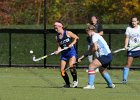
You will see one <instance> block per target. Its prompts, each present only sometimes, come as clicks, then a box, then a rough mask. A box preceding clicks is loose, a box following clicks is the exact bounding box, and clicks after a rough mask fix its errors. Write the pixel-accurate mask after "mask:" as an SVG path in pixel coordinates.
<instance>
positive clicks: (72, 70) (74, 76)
mask: <svg viewBox="0 0 140 100" xmlns="http://www.w3.org/2000/svg"><path fill="white" fill-rule="evenodd" d="M70 72H71V75H72V77H73V81H77V71H76V69H75V68H70Z"/></svg>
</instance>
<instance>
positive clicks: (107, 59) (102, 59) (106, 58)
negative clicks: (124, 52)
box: [97, 53, 112, 68]
mask: <svg viewBox="0 0 140 100" xmlns="http://www.w3.org/2000/svg"><path fill="white" fill-rule="evenodd" d="M97 59H98V60H99V61H100V63H101V64H102V67H104V68H106V67H107V66H108V65H109V64H110V62H111V61H112V54H111V53H110V54H108V55H102V56H101V57H98V58H97Z"/></svg>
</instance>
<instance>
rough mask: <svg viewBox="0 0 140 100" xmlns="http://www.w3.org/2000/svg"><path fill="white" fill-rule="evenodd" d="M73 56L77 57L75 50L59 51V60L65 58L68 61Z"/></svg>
mask: <svg viewBox="0 0 140 100" xmlns="http://www.w3.org/2000/svg"><path fill="white" fill-rule="evenodd" d="M72 57H75V58H77V54H76V51H75V50H70V51H66V52H63V53H61V58H60V59H61V60H65V61H68V60H69V59H70V58H72Z"/></svg>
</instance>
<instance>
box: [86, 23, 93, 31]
mask: <svg viewBox="0 0 140 100" xmlns="http://www.w3.org/2000/svg"><path fill="white" fill-rule="evenodd" d="M86 30H87V31H89V30H93V31H95V26H94V25H91V24H89V23H88V24H87V28H86Z"/></svg>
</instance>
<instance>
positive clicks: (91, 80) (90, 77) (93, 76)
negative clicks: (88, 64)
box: [88, 68, 95, 86]
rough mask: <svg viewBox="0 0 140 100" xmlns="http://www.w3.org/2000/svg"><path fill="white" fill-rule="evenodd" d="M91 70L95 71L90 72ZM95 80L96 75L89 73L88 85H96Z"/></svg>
mask: <svg viewBox="0 0 140 100" xmlns="http://www.w3.org/2000/svg"><path fill="white" fill-rule="evenodd" d="M90 70H92V71H94V70H93V69H91V68H89V71H90ZM94 72H95V71H94ZM94 80H95V73H89V72H88V84H89V85H91V86H93V85H94Z"/></svg>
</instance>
